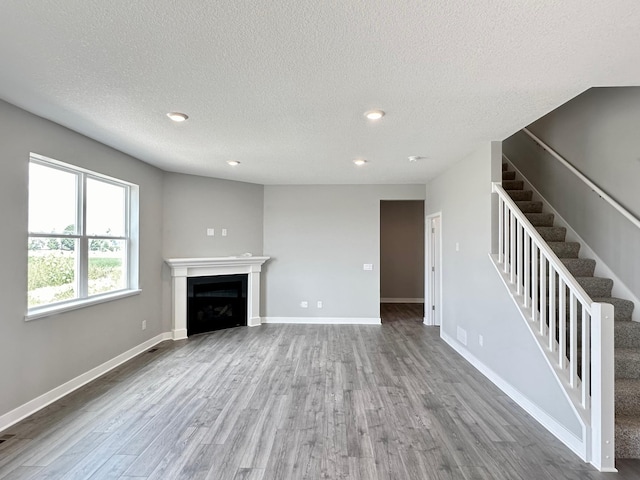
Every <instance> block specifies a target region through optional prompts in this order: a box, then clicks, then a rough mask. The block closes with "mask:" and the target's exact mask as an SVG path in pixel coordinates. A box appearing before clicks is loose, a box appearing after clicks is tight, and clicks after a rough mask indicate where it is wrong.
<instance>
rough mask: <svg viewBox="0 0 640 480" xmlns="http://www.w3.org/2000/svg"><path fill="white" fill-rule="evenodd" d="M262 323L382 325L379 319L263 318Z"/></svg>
mask: <svg viewBox="0 0 640 480" xmlns="http://www.w3.org/2000/svg"><path fill="white" fill-rule="evenodd" d="M262 323H299V324H307V325H380V324H381V323H382V322H381V321H380V319H379V318H358V317H263V318H262Z"/></svg>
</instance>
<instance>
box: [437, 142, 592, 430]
mask: <svg viewBox="0 0 640 480" xmlns="http://www.w3.org/2000/svg"><path fill="white" fill-rule="evenodd" d="M494 146H495V145H494ZM496 153H497V155H496ZM492 163H493V165H492ZM499 168H500V156H499V151H498V152H496V151H495V148H494V150H493V151H492V145H491V144H490V143H486V144H485V145H483V146H482V147H481V148H479V149H478V150H477V151H476V152H474V153H473V154H471V155H470V156H469V157H467V158H466V159H464V160H462V161H461V162H459V163H458V164H456V165H455V166H454V167H452V168H450V169H449V170H447V171H446V172H445V173H444V174H442V175H440V176H439V177H437V178H436V179H434V180H432V181H431V182H429V183H428V184H427V199H426V213H427V214H432V213H437V212H442V227H441V228H442V257H443V261H442V296H443V304H442V308H443V320H442V327H441V329H442V332H443V333H444V334H446V335H447V336H448V337H450V338H452V339H454V342H455V343H456V344H458V345H459V346H460V348H462V349H464V350H467V351H468V352H469V353H471V354H472V355H473V356H475V357H476V358H477V359H478V360H479V361H480V362H481V363H482V364H484V365H485V366H486V367H488V368H489V369H491V370H492V371H493V372H495V373H496V374H497V375H498V376H499V377H500V378H501V379H503V380H504V381H506V382H507V383H509V384H510V385H512V386H513V387H514V388H515V389H516V390H517V391H519V392H520V393H521V394H522V395H523V396H524V397H526V398H527V399H528V400H529V401H531V402H532V403H533V404H535V405H537V406H538V407H539V408H540V409H541V410H543V411H544V412H546V413H547V414H548V415H549V416H551V417H553V418H555V419H556V420H557V421H558V422H559V423H560V424H562V425H564V426H565V427H566V428H567V429H568V430H569V431H571V432H573V433H574V434H575V435H576V436H578V437H581V430H580V425H579V423H578V421H577V418H576V417H575V414H574V413H573V411H572V410H571V407H570V406H569V404H568V402H567V400H566V399H565V397H564V395H563V393H562V391H561V390H560V387H559V386H558V384H557V383H556V381H555V379H554V378H553V376H552V372H551V370H550V369H549V367H548V366H547V364H546V363H545V362H544V360H543V357H542V354H541V353H540V351H539V350H538V347H537V345H536V344H535V341H534V339H533V338H532V336H531V334H530V333H529V331H528V330H527V327H526V325H525V323H524V322H525V321H524V320H523V318H522V317H521V315H520V314H519V312H518V311H517V309H516V307H515V305H514V304H513V302H512V300H511V298H510V296H509V294H508V291H507V290H506V288H505V287H504V285H503V284H502V282H501V280H500V279H499V277H498V273H497V272H496V270H495V268H494V267H493V265H492V264H491V262H490V259H489V255H488V254H489V252H490V249H491V243H492V239H491V217H492V203H493V202H492V194H491V180H492V176H495V175H496V173H497V172H498V171H499ZM456 243H458V244H459V250H458V251H456ZM458 327H460V328H462V329H464V330H465V331H466V332H467V345H466V346H464V345H462V344H460V343H459V342H458V341H457V340H455V339H456V338H457V329H458ZM479 335H482V336H483V337H484V346H480V344H479V341H478V339H479V337H478V336H479Z"/></svg>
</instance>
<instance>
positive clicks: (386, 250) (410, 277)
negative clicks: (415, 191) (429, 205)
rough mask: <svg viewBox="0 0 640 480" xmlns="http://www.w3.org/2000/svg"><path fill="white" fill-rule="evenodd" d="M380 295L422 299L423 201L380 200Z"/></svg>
mask: <svg viewBox="0 0 640 480" xmlns="http://www.w3.org/2000/svg"><path fill="white" fill-rule="evenodd" d="M380 296H381V297H382V298H413V299H415V298H424V202H422V201H416V200H393V201H382V202H380Z"/></svg>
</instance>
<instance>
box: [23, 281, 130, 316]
mask: <svg viewBox="0 0 640 480" xmlns="http://www.w3.org/2000/svg"><path fill="white" fill-rule="evenodd" d="M141 292H142V290H141V289H135V290H121V291H119V292H113V293H108V294H106V295H100V296H95V297H91V298H83V299H80V300H74V301H71V302H67V303H61V304H57V305H51V306H44V307H36V308H33V309H31V310H30V311H29V312H27V314H26V315H25V316H24V319H25V321H27V322H29V321H31V320H37V319H38V318H45V317H50V316H52V315H58V314H60V313H65V312H70V311H72V310H78V309H80V308H85V307H90V306H91V305H97V304H99V303H105V302H110V301H112V300H118V299H120V298H126V297H132V296H134V295H139V294H140V293H141Z"/></svg>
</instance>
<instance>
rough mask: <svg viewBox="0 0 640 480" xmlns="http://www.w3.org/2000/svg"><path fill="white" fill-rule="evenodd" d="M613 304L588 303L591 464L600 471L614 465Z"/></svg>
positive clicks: (613, 469) (604, 470)
mask: <svg viewBox="0 0 640 480" xmlns="http://www.w3.org/2000/svg"><path fill="white" fill-rule="evenodd" d="M613 313H614V311H613V305H611V304H609V303H593V304H592V305H591V463H592V464H593V466H594V467H596V468H597V469H598V470H600V471H601V472H616V471H617V470H616V468H615V398H614V388H615V381H614V378H615V377H614V375H615V366H614V337H613V335H614V334H613V319H614V316H613Z"/></svg>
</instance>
